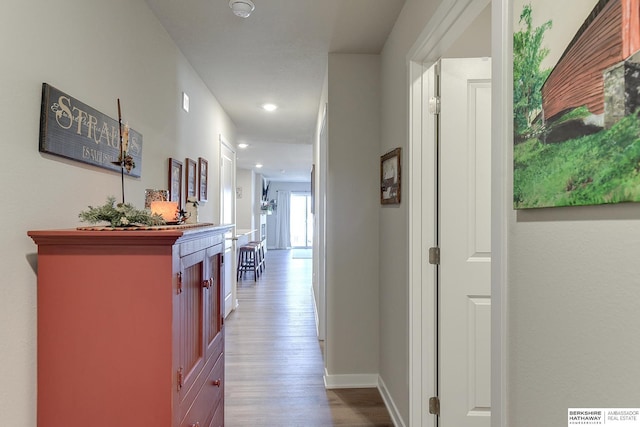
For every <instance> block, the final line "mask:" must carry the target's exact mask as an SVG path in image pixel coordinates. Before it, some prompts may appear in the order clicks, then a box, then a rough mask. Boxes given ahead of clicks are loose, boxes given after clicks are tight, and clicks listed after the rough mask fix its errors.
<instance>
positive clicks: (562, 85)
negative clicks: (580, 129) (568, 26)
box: [542, 0, 640, 140]
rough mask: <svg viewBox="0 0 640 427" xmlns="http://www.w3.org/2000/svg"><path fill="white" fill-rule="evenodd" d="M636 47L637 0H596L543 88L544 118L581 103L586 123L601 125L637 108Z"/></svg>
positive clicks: (639, 31) (639, 64)
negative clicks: (586, 110) (584, 111)
mask: <svg viewBox="0 0 640 427" xmlns="http://www.w3.org/2000/svg"><path fill="white" fill-rule="evenodd" d="M638 50H640V0H600V1H599V2H598V3H597V4H596V6H595V7H594V9H593V10H592V11H591V13H590V14H589V16H588V17H587V19H586V20H585V22H584V23H583V24H582V26H581V27H580V29H579V30H578V32H577V33H576V35H575V36H574V38H573V40H572V41H571V43H569V45H568V46H567V48H566V50H565V51H564V53H563V54H562V56H561V57H560V59H559V60H558V63H557V64H556V66H555V68H554V69H553V70H552V71H551V74H550V75H549V77H548V78H547V80H546V82H545V83H544V85H543V87H542V110H543V118H544V120H545V121H547V122H549V121H551V122H553V120H554V119H557V118H559V117H560V116H562V115H563V114H564V113H566V112H568V111H570V110H572V109H574V108H577V107H581V106H586V107H587V108H588V109H589V111H590V112H591V114H592V116H591V118H590V119H589V120H588V121H589V124H590V125H591V126H592V125H594V124H595V125H596V126H597V127H598V128H600V129H601V128H602V127H610V126H611V125H612V124H614V123H615V122H616V121H617V120H619V119H620V118H621V117H623V116H625V115H627V114H630V113H632V112H634V111H635V109H636V108H637V107H639V106H640V95H639V94H638V88H639V87H640V86H639V83H640V77H639V76H640V54H638V55H634V54H636V53H637V52H638ZM587 133H589V132H587ZM565 136H566V135H565ZM553 139H555V140H559V139H558V135H556V137H554V138H553Z"/></svg>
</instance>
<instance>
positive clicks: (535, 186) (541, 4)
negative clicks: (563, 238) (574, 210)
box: [513, 0, 640, 209]
mask: <svg viewBox="0 0 640 427" xmlns="http://www.w3.org/2000/svg"><path fill="white" fill-rule="evenodd" d="M513 11H514V17H513V80H514V81H513V85H514V86H513V110H514V111H513V128H514V136H513V137H514V141H513V142H514V150H513V157H514V159H513V160H514V173H513V175H514V182H513V184H514V185H513V186H514V188H513V205H514V208H516V209H526V208H544V207H557V206H580V205H598V204H608V203H620V202H637V201H640V122H639V120H638V113H639V108H640V0H563V1H557V0H529V1H525V0H514V9H513Z"/></svg>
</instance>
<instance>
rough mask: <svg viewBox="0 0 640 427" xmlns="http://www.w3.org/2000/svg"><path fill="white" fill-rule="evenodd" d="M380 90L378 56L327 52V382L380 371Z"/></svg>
mask: <svg viewBox="0 0 640 427" xmlns="http://www.w3.org/2000/svg"><path fill="white" fill-rule="evenodd" d="M379 94H380V57H379V55H349V54H330V55H329V68H328V102H329V106H328V125H329V129H328V135H329V138H328V159H327V167H328V173H327V194H326V198H327V201H326V206H327V217H326V221H327V230H326V233H327V241H326V243H327V247H326V251H327V259H326V262H327V278H326V283H327V285H326V294H327V339H326V348H325V366H326V370H327V377H326V378H325V380H326V381H328V382H329V383H340V384H344V385H347V384H348V385H351V386H354V385H359V384H362V383H366V384H367V385H371V382H374V383H375V378H377V374H378V349H379V316H378V281H379V278H378V269H377V265H378V262H379V254H378V245H379V238H378V233H377V230H378V218H379V214H378V212H379V211H378V200H379V195H378V191H379V177H380V175H379V174H380V169H379V168H380V156H379V151H378V150H379V144H380V134H379V129H380V128H379V117H380V96H379ZM372 379H374V381H372Z"/></svg>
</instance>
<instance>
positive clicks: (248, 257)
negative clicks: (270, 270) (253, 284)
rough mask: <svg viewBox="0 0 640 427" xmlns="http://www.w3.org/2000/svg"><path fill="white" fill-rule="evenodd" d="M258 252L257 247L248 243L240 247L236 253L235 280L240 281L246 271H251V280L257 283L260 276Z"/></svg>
mask: <svg viewBox="0 0 640 427" xmlns="http://www.w3.org/2000/svg"><path fill="white" fill-rule="evenodd" d="M259 254H260V250H259V248H258V245H254V244H251V243H248V244H246V245H243V246H240V250H239V252H238V271H237V273H236V280H240V276H241V275H242V273H244V272H247V271H253V280H254V281H257V280H258V276H259V275H260V271H259V268H260V265H259V260H258V258H259V257H260V255H259Z"/></svg>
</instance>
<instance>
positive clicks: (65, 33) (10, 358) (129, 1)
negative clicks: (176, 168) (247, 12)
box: [0, 0, 235, 427]
mask: <svg viewBox="0 0 640 427" xmlns="http://www.w3.org/2000/svg"><path fill="white" fill-rule="evenodd" d="M0 9H1V11H0V51H1V52H2V55H3V61H2V67H0V80H1V81H2V87H3V93H2V94H3V102H2V103H0V117H2V120H0V135H2V143H3V147H4V153H3V154H4V155H2V156H0V181H1V182H2V183H3V187H2V191H1V192H0V194H2V199H3V200H4V205H3V209H2V210H1V211H0V218H1V220H2V223H3V228H2V232H1V236H2V238H1V240H2V247H1V248H0V270H1V271H2V272H3V280H2V281H1V282H0V324H1V325H2V326H1V327H0V342H1V343H2V345H1V346H0V378H2V384H3V387H2V390H0V425H2V426H21V427H22V426H24V427H35V425H36V273H35V271H34V269H35V268H36V267H35V252H36V250H37V248H36V246H35V244H34V243H33V241H32V240H31V239H30V238H28V237H27V235H26V232H27V230H31V229H42V228H70V227H75V226H77V225H79V222H78V213H79V212H80V211H81V210H84V209H86V208H87V206H88V205H94V206H95V205H101V204H103V203H104V202H105V200H106V197H107V196H109V195H114V196H116V197H119V195H120V175H119V174H117V173H113V172H110V171H106V170H104V169H99V168H96V167H93V166H89V165H85V164H82V163H78V162H75V161H71V160H65V159H62V158H60V157H54V156H50V155H46V154H41V153H39V152H38V131H39V123H40V102H41V90H42V83H43V82H47V83H49V84H51V85H53V86H55V87H57V88H58V89H60V90H62V91H63V92H66V93H68V94H69V95H71V96H72V97H74V98H77V99H78V100H80V101H82V102H84V103H85V104H88V105H89V106H91V107H93V108H95V109H97V110H99V111H101V112H103V113H105V114H107V115H108V116H110V117H117V105H116V99H117V98H120V100H121V104H122V114H123V118H124V120H125V121H127V122H129V125H130V126H131V127H132V128H134V129H136V130H137V131H138V132H140V133H141V134H142V135H143V160H142V165H141V170H142V178H139V179H136V178H126V179H125V181H126V182H125V187H126V198H127V201H128V202H131V203H132V204H134V205H135V206H137V207H139V208H141V207H143V206H144V189H145V188H167V180H168V179H167V174H168V173H167V168H168V165H167V158H168V157H175V158H177V159H179V160H181V161H183V162H184V158H185V157H190V158H192V159H197V158H198V157H204V158H206V159H208V160H209V168H210V170H209V192H210V193H209V201H208V202H206V203H203V204H201V206H200V220H201V221H204V222H217V221H218V218H219V212H218V211H219V205H218V202H217V198H218V196H217V195H218V194H219V171H218V161H217V160H216V159H218V157H219V143H218V136H219V134H223V136H224V137H225V138H226V139H227V140H228V141H234V140H235V127H234V125H233V123H232V122H231V121H230V120H229V118H228V116H227V115H226V113H225V112H224V111H223V110H222V108H221V107H220V105H219V104H218V102H217V100H216V99H215V97H214V96H213V95H212V94H211V93H210V91H209V90H208V89H207V87H206V86H205V85H204V84H203V82H202V81H201V79H200V78H199V77H198V75H197V74H196V73H195V72H194V70H193V69H192V68H191V66H190V65H189V64H188V63H187V61H186V60H185V58H184V57H183V56H182V55H181V53H180V52H179V51H178V49H177V48H176V46H175V45H174V43H173V42H172V41H171V39H170V38H169V36H168V35H167V33H166V32H165V30H164V29H163V28H162V27H161V25H160V23H159V22H158V21H157V20H156V18H155V16H154V15H153V14H152V12H151V11H150V10H149V9H148V7H147V5H146V3H145V2H144V1H143V0H111V1H108V2H95V1H84V0H59V1H55V2H51V1H46V0H29V1H23V0H5V1H3V2H2V6H0ZM183 91H184V92H187V94H188V95H189V97H190V104H191V111H190V112H189V113H188V114H187V113H185V112H184V111H183V110H182V109H181V99H182V92H183ZM105 268H114V266H108V265H106V266H105Z"/></svg>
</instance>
